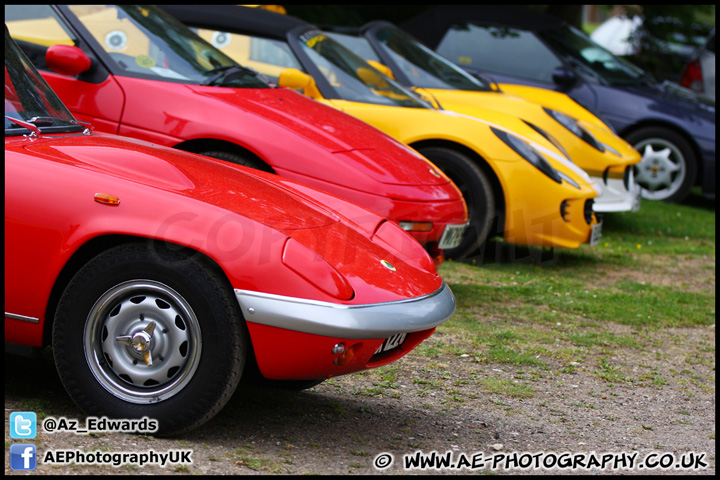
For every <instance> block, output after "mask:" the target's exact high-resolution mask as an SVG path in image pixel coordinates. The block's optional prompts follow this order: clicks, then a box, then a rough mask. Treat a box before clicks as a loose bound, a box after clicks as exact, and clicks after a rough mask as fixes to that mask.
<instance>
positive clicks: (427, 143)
mask: <svg viewBox="0 0 720 480" xmlns="http://www.w3.org/2000/svg"><path fill="white" fill-rule="evenodd" d="M410 146H411V147H412V148H414V149H415V150H418V151H419V150H420V149H422V148H428V147H442V148H447V149H449V150H454V151H456V152H459V153H462V154H463V155H465V156H467V157H468V158H469V159H470V160H472V161H473V163H474V164H475V165H476V166H477V167H478V168H480V169H481V170H482V171H483V173H485V174H486V175H487V177H488V179H489V180H490V184H491V186H492V193H493V196H494V197H495V216H494V217H495V224H494V225H493V227H492V230H491V231H492V232H494V233H496V234H497V233H499V232H501V231H502V230H503V228H504V225H505V195H504V193H503V188H502V184H501V183H500V180H499V179H498V176H497V174H496V173H495V170H494V169H493V168H492V167H491V166H490V164H489V163H488V162H487V160H485V158H483V157H482V156H481V155H480V154H478V153H477V152H476V151H474V150H473V149H471V148H469V147H466V146H465V145H462V144H459V143H456V142H451V141H447V140H421V141H418V142H415V143H412V144H410Z"/></svg>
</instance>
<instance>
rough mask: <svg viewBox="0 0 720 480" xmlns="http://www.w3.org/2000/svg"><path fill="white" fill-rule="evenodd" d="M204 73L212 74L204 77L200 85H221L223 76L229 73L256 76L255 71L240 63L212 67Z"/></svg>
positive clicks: (240, 75) (225, 76)
mask: <svg viewBox="0 0 720 480" xmlns="http://www.w3.org/2000/svg"><path fill="white" fill-rule="evenodd" d="M206 74H209V75H212V76H211V77H209V78H206V79H205V80H204V81H203V82H201V85H221V84H222V83H223V81H224V80H225V78H227V77H228V76H230V75H238V76H239V77H244V76H245V75H253V76H257V72H256V71H255V70H253V69H251V68H247V67H243V66H242V65H229V66H227V67H218V68H213V69H212V70H210V71H208V72H206Z"/></svg>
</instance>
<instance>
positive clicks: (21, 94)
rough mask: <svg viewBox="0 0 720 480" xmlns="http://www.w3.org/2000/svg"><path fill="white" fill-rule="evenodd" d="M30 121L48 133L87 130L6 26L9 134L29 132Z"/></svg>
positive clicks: (6, 100) (6, 109) (6, 126)
mask: <svg viewBox="0 0 720 480" xmlns="http://www.w3.org/2000/svg"><path fill="white" fill-rule="evenodd" d="M11 119H15V120H18V121H20V122H17V121H16V122H13V121H12V120H11ZM23 122H26V123H25V124H23ZM28 123H29V124H32V125H34V126H35V127H37V128H38V129H40V131H42V132H48V133H50V132H67V131H82V130H84V127H83V126H81V125H78V124H77V122H75V119H74V118H73V116H72V114H71V113H70V112H69V111H68V110H67V108H65V106H64V105H63V104H62V102H61V101H60V99H59V98H58V97H57V96H56V95H55V92H53V91H52V90H51V89H50V87H49V86H48V85H47V83H45V80H43V78H42V77H41V76H40V74H39V73H38V71H37V70H36V69H35V67H34V66H33V65H32V64H31V63H29V62H28V61H27V60H26V57H24V56H23V55H22V53H21V52H20V49H19V47H18V46H17V44H15V43H14V42H13V41H12V40H11V38H10V35H9V32H8V31H7V30H5V135H6V136H13V135H24V134H26V133H29V129H28V127H31V128H32V125H27V124H28Z"/></svg>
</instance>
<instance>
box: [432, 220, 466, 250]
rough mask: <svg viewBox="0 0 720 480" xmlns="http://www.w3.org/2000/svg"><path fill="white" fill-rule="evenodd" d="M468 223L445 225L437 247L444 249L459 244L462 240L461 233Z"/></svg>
mask: <svg viewBox="0 0 720 480" xmlns="http://www.w3.org/2000/svg"><path fill="white" fill-rule="evenodd" d="M468 225H469V223H463V224H462V225H447V226H445V231H444V232H443V234H442V238H440V243H439V244H438V248H439V249H440V250H445V249H449V248H455V247H457V246H458V245H460V242H461V241H462V238H463V235H464V234H465V230H466V229H467V227H468Z"/></svg>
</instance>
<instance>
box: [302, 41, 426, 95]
mask: <svg viewBox="0 0 720 480" xmlns="http://www.w3.org/2000/svg"><path fill="white" fill-rule="evenodd" d="M297 41H298V44H299V45H300V47H301V48H302V49H303V51H304V53H305V55H307V56H308V57H309V59H310V61H311V62H312V63H313V64H314V66H315V67H317V69H318V70H319V71H320V73H321V74H322V75H323V77H325V80H327V82H328V83H329V85H330V87H331V88H332V89H333V90H334V92H335V94H336V96H337V98H341V99H343V100H348V101H351V102H361V103H374V104H378V105H392V106H400V107H412V108H430V106H429V105H428V104H427V103H425V102H423V101H421V100H420V99H419V98H418V97H417V96H415V94H413V93H411V92H410V91H408V90H407V89H406V88H404V87H402V86H400V85H399V84H398V83H397V82H395V81H394V80H392V79H390V78H388V77H386V76H385V75H384V74H382V73H380V72H379V71H377V70H376V69H374V68H373V67H372V66H370V64H368V63H367V62H366V61H365V60H364V59H362V58H360V57H358V56H357V55H355V54H354V53H353V52H351V51H350V50H348V49H347V48H345V47H344V46H342V45H341V44H340V43H338V42H336V41H335V40H333V39H332V38H330V37H329V36H328V35H327V34H326V33H324V32H320V31H317V30H312V31H309V32H305V33H303V34H301V35H299V36H298V37H297Z"/></svg>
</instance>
